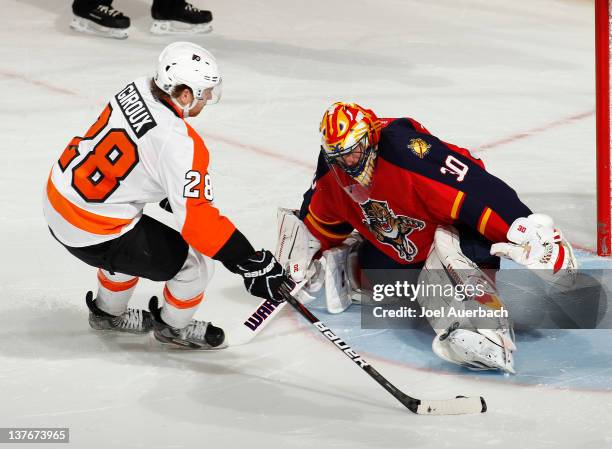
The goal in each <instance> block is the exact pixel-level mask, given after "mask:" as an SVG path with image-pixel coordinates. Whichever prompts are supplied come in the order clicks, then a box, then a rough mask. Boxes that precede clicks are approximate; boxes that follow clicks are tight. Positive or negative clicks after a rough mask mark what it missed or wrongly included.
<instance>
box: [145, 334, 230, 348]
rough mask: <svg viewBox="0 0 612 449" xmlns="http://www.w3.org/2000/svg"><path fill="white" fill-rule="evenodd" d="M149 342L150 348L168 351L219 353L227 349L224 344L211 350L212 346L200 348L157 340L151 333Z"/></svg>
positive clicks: (189, 344)
mask: <svg viewBox="0 0 612 449" xmlns="http://www.w3.org/2000/svg"><path fill="white" fill-rule="evenodd" d="M149 342H150V344H151V346H152V347H157V348H160V349H165V350H168V351H219V350H221V349H226V348H227V344H226V343H222V344H221V345H219V346H216V347H214V348H213V347H212V346H200V345H196V344H193V343H183V342H174V341H162V340H158V339H157V338H156V337H155V334H154V333H153V332H151V335H150V336H149Z"/></svg>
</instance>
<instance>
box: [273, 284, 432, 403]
mask: <svg viewBox="0 0 612 449" xmlns="http://www.w3.org/2000/svg"><path fill="white" fill-rule="evenodd" d="M283 297H284V298H285V300H286V301H287V302H288V303H289V304H291V306H293V308H294V309H295V310H297V311H298V312H299V313H300V315H302V316H303V317H304V318H306V319H307V320H308V321H310V323H312V324H313V325H314V326H315V327H316V328H317V330H318V331H319V332H321V333H322V334H323V335H324V336H325V337H327V339H328V340H330V341H331V342H332V343H334V345H335V346H336V347H337V348H338V349H340V350H341V351H342V352H344V355H346V356H347V357H348V358H349V359H351V360H352V361H353V362H355V364H356V365H357V366H359V367H360V368H361V369H363V370H364V371H365V372H366V373H368V375H369V376H370V377H371V378H373V379H374V380H375V381H376V382H378V383H379V384H380V385H381V386H382V387H383V388H384V389H385V390H387V391H388V392H389V393H390V394H391V395H392V396H393V397H394V398H395V399H397V400H398V401H399V402H401V403H402V404H403V405H404V406H405V407H407V408H408V409H410V411H412V412H414V413H416V412H417V409H418V406H419V404H420V403H421V401H420V400H419V399H415V398H413V397H410V396H408V395H407V394H405V393H403V392H402V391H400V390H399V389H398V388H397V387H395V385H393V384H392V383H391V382H389V381H388V380H387V379H385V377H384V376H383V375H382V374H380V373H379V372H378V371H377V370H376V369H375V368H374V367H373V366H372V365H370V364H369V363H368V362H366V361H365V360H364V359H363V358H362V357H361V356H360V355H359V354H357V353H356V352H355V351H354V350H353V349H352V348H351V347H350V346H349V345H348V344H346V342H345V341H344V340H342V339H341V338H340V337H338V336H337V335H336V334H334V333H333V332H332V331H331V329H329V328H328V327H327V326H325V325H324V324H323V323H322V322H321V321H319V319H318V318H317V317H316V316H315V315H313V313H312V312H311V311H310V310H308V309H307V308H306V307H305V306H304V305H303V304H302V303H300V302H299V301H298V300H297V299H295V298H294V297H293V295H291V293H290V292H288V291H284V290H283Z"/></svg>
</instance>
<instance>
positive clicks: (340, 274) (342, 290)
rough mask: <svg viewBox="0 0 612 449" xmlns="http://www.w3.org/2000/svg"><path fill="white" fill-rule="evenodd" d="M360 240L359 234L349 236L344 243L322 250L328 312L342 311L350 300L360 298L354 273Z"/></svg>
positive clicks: (358, 299)
mask: <svg viewBox="0 0 612 449" xmlns="http://www.w3.org/2000/svg"><path fill="white" fill-rule="evenodd" d="M361 242H362V238H361V237H360V236H358V235H355V236H351V237H349V239H347V240H346V242H345V243H344V244H342V245H340V246H337V247H335V248H332V249H329V250H327V251H324V252H323V257H322V259H323V260H324V261H325V262H324V266H325V302H326V304H327V310H328V311H329V312H330V313H341V312H344V311H345V310H346V309H348V308H349V306H350V305H351V303H352V302H360V300H361V293H362V292H361V289H360V287H359V280H358V278H357V275H356V273H357V272H358V271H359V268H358V266H357V265H358V257H357V250H358V248H359V245H360V244H361Z"/></svg>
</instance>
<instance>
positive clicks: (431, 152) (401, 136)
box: [378, 118, 484, 184]
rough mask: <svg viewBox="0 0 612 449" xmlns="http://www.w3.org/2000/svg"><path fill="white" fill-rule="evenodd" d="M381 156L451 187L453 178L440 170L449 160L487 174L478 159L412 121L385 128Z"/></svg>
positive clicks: (405, 120) (407, 119)
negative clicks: (454, 159)
mask: <svg viewBox="0 0 612 449" xmlns="http://www.w3.org/2000/svg"><path fill="white" fill-rule="evenodd" d="M421 128H422V129H423V130H425V131H424V132H423V131H422V130H421ZM457 148H458V147H457ZM378 152H379V153H378V154H379V157H381V158H382V159H384V160H386V161H388V162H390V163H391V164H393V165H396V166H398V167H400V168H403V169H405V170H408V171H411V172H415V173H418V174H421V175H424V176H426V177H428V178H430V179H436V180H439V181H441V182H443V183H445V184H449V182H448V181H449V180H451V179H452V177H449V176H445V174H444V172H443V171H441V170H440V169H441V168H443V167H445V164H446V163H447V160H448V158H449V157H452V158H456V159H457V160H459V161H460V162H462V163H463V164H465V165H467V166H468V167H470V168H471V167H473V168H474V169H475V170H477V171H481V170H483V171H484V168H483V167H482V166H481V164H479V163H478V162H477V159H476V158H474V157H473V156H470V155H469V152H468V151H467V150H464V151H463V152H459V151H456V150H454V149H453V148H451V146H449V145H447V144H446V143H444V142H442V141H441V140H440V139H438V138H437V137H436V136H433V135H432V134H429V132H428V131H427V130H426V129H425V128H423V127H422V126H421V125H420V124H419V123H418V122H415V121H414V120H412V119H409V118H402V119H397V120H395V121H393V122H392V123H390V124H389V125H388V126H387V127H385V128H383V130H382V131H381V137H380V143H379V147H378ZM451 184H452V182H451Z"/></svg>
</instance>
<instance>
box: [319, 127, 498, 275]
mask: <svg viewBox="0 0 612 449" xmlns="http://www.w3.org/2000/svg"><path fill="white" fill-rule="evenodd" d="M476 170H477V171H478V172H484V166H483V164H482V162H481V161H480V160H478V159H476V158H474V157H472V156H471V155H470V153H469V152H468V150H465V149H463V148H460V147H456V146H454V145H450V144H446V143H444V142H442V141H440V140H439V139H438V138H436V137H435V136H432V135H431V134H429V132H428V131H427V130H426V129H425V128H423V127H422V126H421V125H420V124H419V123H418V122H416V121H414V120H411V119H397V120H394V121H391V122H390V124H389V125H388V126H386V127H385V128H384V129H383V131H382V134H381V140H380V143H379V148H378V160H377V164H376V168H375V172H374V176H373V180H372V184H371V191H370V193H369V195H368V199H367V200H366V201H363V202H360V203H358V202H356V201H354V200H352V199H350V197H349V196H348V195H347V194H346V193H345V192H344V191H343V190H342V189H341V188H340V187H339V186H338V183H337V182H336V180H335V179H334V176H333V174H332V173H327V175H326V177H327V178H328V181H329V182H330V183H331V182H333V183H334V184H335V188H334V189H333V190H334V196H336V198H335V200H336V201H334V203H335V207H338V209H339V210H338V212H339V213H340V215H342V216H343V217H344V218H345V220H346V221H348V222H349V223H350V224H351V225H352V226H353V227H354V228H355V229H357V230H358V231H359V232H360V233H361V234H362V235H363V236H364V237H365V238H367V239H368V240H369V241H370V242H372V243H373V244H374V245H375V246H376V247H377V248H378V249H380V250H381V251H382V252H384V253H385V254H386V255H388V256H389V257H391V258H393V259H394V260H396V261H397V262H399V263H402V264H413V263H420V262H423V261H425V259H426V258H427V255H428V252H429V249H430V247H431V245H432V243H433V239H434V233H435V230H436V227H437V226H438V225H440V224H450V223H453V222H455V221H456V220H457V219H458V218H459V213H460V211H461V208H462V206H463V203H464V199H465V197H466V192H465V190H466V189H465V188H463V189H462V187H464V186H463V185H462V184H463V183H465V178H466V177H467V176H468V173H470V174H471V171H476ZM484 173H486V172H484ZM479 174H482V173H479Z"/></svg>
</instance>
